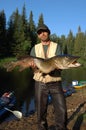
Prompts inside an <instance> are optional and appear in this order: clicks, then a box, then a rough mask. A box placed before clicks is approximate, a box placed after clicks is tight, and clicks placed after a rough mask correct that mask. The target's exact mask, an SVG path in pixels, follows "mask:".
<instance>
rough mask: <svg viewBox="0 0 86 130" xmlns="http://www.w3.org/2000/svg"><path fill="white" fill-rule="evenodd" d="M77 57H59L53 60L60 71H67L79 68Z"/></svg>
mask: <svg viewBox="0 0 86 130" xmlns="http://www.w3.org/2000/svg"><path fill="white" fill-rule="evenodd" d="M79 58H80V57H79V56H71V55H61V56H58V57H57V58H56V59H55V65H56V66H57V67H58V68H60V69H69V68H74V67H79V66H81V64H80V63H79V62H77V60H78V59H79Z"/></svg>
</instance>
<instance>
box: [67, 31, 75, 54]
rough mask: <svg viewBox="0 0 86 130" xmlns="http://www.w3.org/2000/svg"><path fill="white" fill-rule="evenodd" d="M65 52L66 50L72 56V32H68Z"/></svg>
mask: <svg viewBox="0 0 86 130" xmlns="http://www.w3.org/2000/svg"><path fill="white" fill-rule="evenodd" d="M66 41H67V50H68V54H71V55H72V54H73V50H74V36H73V33H72V31H71V30H70V32H69V35H68V37H67V40H66Z"/></svg>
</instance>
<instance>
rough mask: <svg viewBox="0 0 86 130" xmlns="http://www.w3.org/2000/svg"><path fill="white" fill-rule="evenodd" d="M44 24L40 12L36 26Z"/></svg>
mask: <svg viewBox="0 0 86 130" xmlns="http://www.w3.org/2000/svg"><path fill="white" fill-rule="evenodd" d="M42 24H44V18H43V14H40V16H39V19H38V26H40V25H42Z"/></svg>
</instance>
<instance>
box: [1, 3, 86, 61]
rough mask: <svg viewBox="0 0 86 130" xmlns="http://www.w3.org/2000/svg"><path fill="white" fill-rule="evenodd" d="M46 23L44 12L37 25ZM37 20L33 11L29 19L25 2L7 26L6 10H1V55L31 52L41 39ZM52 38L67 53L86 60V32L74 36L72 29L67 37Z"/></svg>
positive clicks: (54, 36) (54, 35) (79, 32)
mask: <svg viewBox="0 0 86 130" xmlns="http://www.w3.org/2000/svg"><path fill="white" fill-rule="evenodd" d="M40 24H45V23H44V18H43V14H42V13H41V14H40V16H39V19H38V23H37V26H38V25H40ZM37 26H36V25H35V22H34V20H33V12H32V11H31V12H30V16H29V19H27V16H26V8H25V4H24V6H23V8H22V13H21V14H20V13H19V11H18V8H17V9H16V10H15V11H14V12H13V13H12V15H11V16H10V18H9V20H8V23H7V27H6V17H5V13H4V10H2V11H0V57H8V56H9V57H12V56H16V57H17V56H22V55H27V54H29V53H30V50H31V48H32V47H33V46H34V45H35V44H37V43H38V42H40V41H39V39H38V37H37V34H36V28H37ZM50 39H51V40H52V41H54V42H56V43H58V44H59V45H60V47H61V49H62V50H63V53H65V54H71V55H79V56H81V59H80V62H81V63H85V61H86V58H85V57H86V32H85V33H84V32H82V31H81V27H80V26H79V27H78V32H77V34H76V35H75V36H74V35H73V32H72V31H71V30H70V31H69V34H68V36H67V37H65V35H62V36H61V37H58V36H57V35H56V34H51V36H50Z"/></svg>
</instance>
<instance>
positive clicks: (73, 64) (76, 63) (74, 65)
mask: <svg viewBox="0 0 86 130" xmlns="http://www.w3.org/2000/svg"><path fill="white" fill-rule="evenodd" d="M68 66H69V67H79V66H81V64H80V63H79V62H77V59H74V60H73V61H72V62H71V63H70V64H69V65H68Z"/></svg>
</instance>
